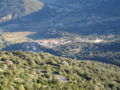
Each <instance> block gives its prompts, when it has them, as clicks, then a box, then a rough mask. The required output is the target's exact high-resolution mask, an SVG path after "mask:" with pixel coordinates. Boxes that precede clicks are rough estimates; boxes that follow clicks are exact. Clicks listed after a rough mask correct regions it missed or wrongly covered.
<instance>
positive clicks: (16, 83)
mask: <svg viewBox="0 0 120 90" xmlns="http://www.w3.org/2000/svg"><path fill="white" fill-rule="evenodd" d="M56 75H59V76H61V77H64V79H66V80H65V81H64V80H62V79H60V78H58V77H57V76H56ZM15 89H16V90H109V89H112V90H119V89H120V68H119V67H117V66H114V65H109V64H108V65H107V64H104V63H99V62H93V61H77V60H72V59H68V58H62V57H57V56H52V55H50V54H47V53H33V52H22V51H15V52H5V51H2V52H0V90H15Z"/></svg>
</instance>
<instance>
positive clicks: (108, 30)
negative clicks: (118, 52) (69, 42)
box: [7, 0, 120, 35]
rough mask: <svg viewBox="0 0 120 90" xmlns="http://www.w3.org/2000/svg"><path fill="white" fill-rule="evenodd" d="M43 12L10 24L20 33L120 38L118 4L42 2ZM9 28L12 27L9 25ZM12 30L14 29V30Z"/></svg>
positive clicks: (104, 0) (112, 1)
mask: <svg viewBox="0 0 120 90" xmlns="http://www.w3.org/2000/svg"><path fill="white" fill-rule="evenodd" d="M40 1H41V2H43V3H44V5H45V6H44V8H43V9H42V10H41V11H39V12H37V13H34V14H31V15H29V16H26V17H23V18H21V19H19V20H18V19H17V20H15V21H12V22H9V23H7V25H8V24H11V23H12V27H14V26H13V24H15V25H16V24H17V25H20V26H21V25H22V27H18V28H17V30H18V29H22V30H23V29H25V30H28V31H30V30H36V31H37V32H40V31H42V30H44V31H45V30H48V29H55V30H62V31H66V32H74V33H80V34H85V35H86V34H87V35H88V34H95V33H97V34H119V33H120V32H119V28H120V12H119V9H120V5H119V4H120V1H119V0H99V1H98V0H97V1H96V0H84V1H83V0H67V1H65V0H51V1H49V0H40ZM9 26H10V25H9ZM12 27H11V28H12Z"/></svg>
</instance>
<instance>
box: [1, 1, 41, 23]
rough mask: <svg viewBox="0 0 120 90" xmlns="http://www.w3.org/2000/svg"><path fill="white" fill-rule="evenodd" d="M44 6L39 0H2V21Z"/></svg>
mask: <svg viewBox="0 0 120 90" xmlns="http://www.w3.org/2000/svg"><path fill="white" fill-rule="evenodd" d="M42 7H43V3H42V2H40V1H38V0H0V22H4V21H7V20H11V19H13V18H18V17H21V16H25V15H28V14H31V13H33V12H36V11H38V10H40V9H41V8H42Z"/></svg>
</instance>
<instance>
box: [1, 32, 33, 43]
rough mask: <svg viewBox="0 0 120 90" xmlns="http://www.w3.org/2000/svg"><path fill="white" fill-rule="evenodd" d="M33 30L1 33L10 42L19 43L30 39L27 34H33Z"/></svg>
mask: <svg viewBox="0 0 120 90" xmlns="http://www.w3.org/2000/svg"><path fill="white" fill-rule="evenodd" d="M34 33H35V32H6V33H4V34H3V36H2V37H3V39H4V40H5V41H8V42H12V43H20V42H25V41H30V40H31V39H29V38H28V37H27V36H28V35H30V34H34Z"/></svg>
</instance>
